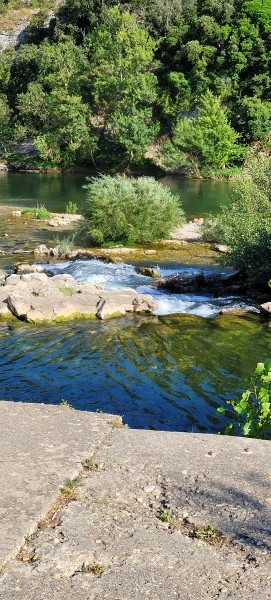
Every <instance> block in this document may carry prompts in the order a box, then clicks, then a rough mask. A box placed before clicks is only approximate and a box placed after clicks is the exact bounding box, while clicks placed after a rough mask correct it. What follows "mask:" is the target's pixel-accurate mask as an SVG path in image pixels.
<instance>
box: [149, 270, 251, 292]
mask: <svg viewBox="0 0 271 600" xmlns="http://www.w3.org/2000/svg"><path fill="white" fill-rule="evenodd" d="M152 285H153V286H156V287H158V288H161V289H166V290H168V291H170V292H173V293H176V294H183V293H189V292H195V291H202V292H209V293H214V294H215V295H220V294H223V292H224V291H227V292H229V291H230V292H231V293H233V294H234V293H236V294H239V293H240V292H242V291H244V284H243V282H242V277H241V274H240V273H239V272H238V271H235V272H233V273H221V272H214V273H204V272H196V271H194V272H191V271H183V272H181V273H174V274H173V275H169V276H167V277H162V278H160V279H159V280H158V281H155V282H153V284H152Z"/></svg>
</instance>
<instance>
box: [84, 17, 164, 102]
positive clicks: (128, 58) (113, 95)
mask: <svg viewBox="0 0 271 600" xmlns="http://www.w3.org/2000/svg"><path fill="white" fill-rule="evenodd" d="M86 42H87V45H88V47H89V54H90V69H91V81H92V96H93V100H94V103H95V106H96V109H97V110H98V111H99V112H101V111H105V113H107V114H112V113H114V112H115V111H116V110H117V111H120V110H121V111H126V110H127V109H129V110H130V109H131V108H135V107H136V106H137V105H140V106H142V105H143V106H144V105H151V104H152V103H153V102H154V101H155V99H156V94H157V92H156V85H157V80H156V77H155V75H154V74H153V73H152V69H153V57H154V50H155V46H156V44H155V42H154V40H153V39H152V38H151V37H150V36H149V35H148V33H147V32H146V31H145V30H144V29H142V28H141V27H139V26H138V25H137V24H136V21H135V18H134V17H133V16H132V15H131V14H130V13H128V12H123V13H121V12H120V10H119V8H117V7H115V8H112V9H109V10H107V11H106V12H105V14H104V19H103V22H102V24H101V25H99V26H98V27H97V28H96V29H95V30H94V32H93V33H92V34H91V35H90V36H89V37H88V38H87V41H86Z"/></svg>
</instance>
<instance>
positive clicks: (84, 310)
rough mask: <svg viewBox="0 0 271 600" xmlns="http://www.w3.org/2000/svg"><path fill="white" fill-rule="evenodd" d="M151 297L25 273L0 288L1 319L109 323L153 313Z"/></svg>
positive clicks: (59, 276) (15, 276)
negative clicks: (111, 318)
mask: <svg viewBox="0 0 271 600" xmlns="http://www.w3.org/2000/svg"><path fill="white" fill-rule="evenodd" d="M155 308H156V305H155V303H154V301H153V299H152V297H151V296H149V295H145V294H144V295H143V294H139V293H138V292H136V291H134V290H131V289H120V290H117V291H108V290H105V289H104V288H102V287H101V286H100V285H90V284H86V283H78V282H77V281H76V280H75V279H74V278H73V277H72V276H71V275H67V274H62V275H55V276H53V277H48V275H46V273H41V272H30V273H29V272H24V273H21V274H18V273H17V274H13V275H10V276H8V277H6V279H5V282H4V285H3V286H2V287H1V288H0V315H2V316H5V315H8V314H9V313H12V314H13V315H14V316H15V317H17V318H18V319H22V320H24V321H27V322H29V323H39V322H42V321H49V322H51V321H56V322H57V321H62V320H69V319H74V318H88V319H93V318H96V317H97V318H99V319H106V318H109V317H113V316H121V315H126V313H151V312H152V311H153V310H154V309H155Z"/></svg>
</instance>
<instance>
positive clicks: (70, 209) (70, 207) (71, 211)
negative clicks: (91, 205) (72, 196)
mask: <svg viewBox="0 0 271 600" xmlns="http://www.w3.org/2000/svg"><path fill="white" fill-rule="evenodd" d="M77 212H78V206H77V204H76V203H75V202H72V201H71V200H69V202H68V204H67V206H66V213H67V215H76V213H77Z"/></svg>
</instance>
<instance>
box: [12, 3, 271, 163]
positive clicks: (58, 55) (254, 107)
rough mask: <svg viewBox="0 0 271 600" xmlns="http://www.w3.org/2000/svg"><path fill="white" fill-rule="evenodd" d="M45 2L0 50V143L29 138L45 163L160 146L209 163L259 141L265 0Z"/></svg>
mask: <svg viewBox="0 0 271 600" xmlns="http://www.w3.org/2000/svg"><path fill="white" fill-rule="evenodd" d="M12 1H14V0H12ZM47 1H49V0H43V1H42V2H40V5H41V11H40V13H39V14H36V15H34V17H33V18H32V21H31V23H30V26H29V29H28V38H27V43H25V44H24V45H21V46H20V47H19V48H18V49H17V51H16V52H15V51H14V50H7V51H5V52H2V53H1V54H0V94H1V115H2V116H1V128H2V129H1V132H2V133H1V137H2V138H3V140H5V142H4V143H3V141H2V144H1V151H2V152H3V147H4V151H5V152H6V153H7V152H8V151H9V152H10V154H12V151H13V150H12V149H13V145H12V142H14V140H16V139H17V140H22V139H23V138H24V137H25V138H33V139H34V143H35V145H36V148H37V151H38V153H39V157H40V159H41V160H43V161H45V163H46V164H48V165H49V164H51V165H60V166H61V165H64V166H65V165H71V164H73V163H78V162H80V161H81V162H82V161H83V162H87V163H91V162H93V163H94V164H95V165H96V166H97V167H98V168H99V170H101V169H125V168H127V166H128V165H131V166H133V165H138V164H140V163H141V164H142V166H143V164H144V160H145V159H144V157H145V156H146V151H147V149H148V148H150V147H151V148H158V147H159V148H160V152H159V153H157V152H155V151H154V152H151V153H150V152H149V153H148V156H150V155H151V156H156V157H157V156H158V155H159V157H160V158H159V160H160V164H162V165H163V166H164V167H166V166H167V165H169V164H170V165H171V167H172V166H173V165H174V168H176V169H180V168H183V167H189V168H190V169H193V170H194V172H198V173H199V172H203V173H205V174H212V172H215V173H217V172H219V171H220V170H221V169H222V170H223V169H224V168H225V167H230V166H233V165H235V164H241V162H242V159H243V157H244V156H245V154H246V149H248V148H249V146H250V145H251V144H255V143H256V142H257V145H258V146H259V145H260V147H261V146H266V145H268V143H269V141H270V134H271V77H270V62H271V58H270V57H271V0H264V1H263V0H247V1H245V2H244V1H243V0H202V1H201V2H197V1H196V0H130V1H128V0H126V1H125V0H66V2H65V3H64V4H63V5H62V6H61V7H60V8H59V9H58V12H57V13H56V14H55V16H54V17H53V18H52V19H51V21H50V22H49V23H48V21H46V18H47V17H46V10H45V8H46V2H47ZM38 4H39V3H38ZM35 5H37V2H36V1H35ZM6 6H9V2H8V0H7V1H5V2H4V1H3V0H2V4H1V7H0V10H2V11H3V10H5V9H6ZM4 115H6V117H5V116H4ZM58 124H59V125H58ZM76 124H77V127H76ZM7 131H8V132H9V133H8V136H7ZM162 140H163V142H166V144H165V148H164V149H163V148H162V152H161V141H162ZM8 141H9V142H10V143H9V144H8V143H7V142H8ZM8 145H9V149H8Z"/></svg>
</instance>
